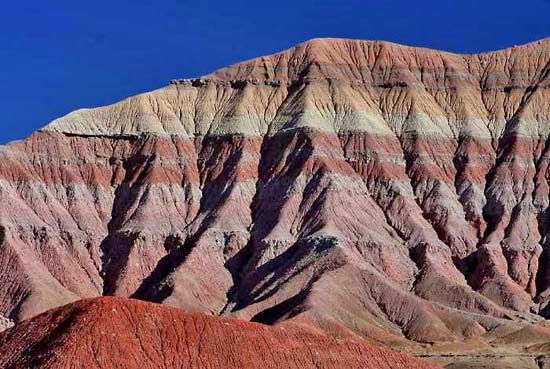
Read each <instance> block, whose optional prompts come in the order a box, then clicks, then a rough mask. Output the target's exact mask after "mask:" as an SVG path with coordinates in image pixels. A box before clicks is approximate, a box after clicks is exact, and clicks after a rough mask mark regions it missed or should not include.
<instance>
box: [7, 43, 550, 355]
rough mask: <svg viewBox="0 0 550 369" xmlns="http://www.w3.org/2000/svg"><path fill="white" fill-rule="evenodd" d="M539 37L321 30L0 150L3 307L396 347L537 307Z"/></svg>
mask: <svg viewBox="0 0 550 369" xmlns="http://www.w3.org/2000/svg"><path fill="white" fill-rule="evenodd" d="M549 133H550V39H546V40H542V41H539V42H535V43H532V44H528V45H524V46H519V47H514V48H510V49H506V50H502V51H497V52H490V53H484V54H478V55H457V54H451V53H446V52H440V51H434V50H427V49H418V48H411V47H405V46H401V45H396V44H391V43H386V42H378V41H376V42H374V41H354V40H341V39H317V40H312V41H309V42H306V43H303V44H300V45H298V46H296V47H294V48H292V49H289V50H287V51H283V52H281V53H278V54H274V55H270V56H266V57H262V58H258V59H254V60H251V61H248V62H243V63H240V64H237V65H234V66H231V67H228V68H225V69H222V70H220V71H217V72H215V73H213V74H210V75H207V76H204V77H202V78H199V79H193V80H174V81H172V82H171V83H170V84H169V85H168V86H167V87H165V88H161V89H159V90H156V91H153V92H150V93H146V94H142V95H138V96H135V97H131V98H129V99H126V100H124V101H121V102H119V103H117V104H114V105H111V106H106V107H101V108H95V109H81V110H77V111H75V112H73V113H70V114H69V115H67V116H65V117H62V118H60V119H58V120H56V121H54V122H52V123H51V124H49V125H47V126H46V127H45V128H43V129H42V130H40V131H39V132H36V133H34V134H33V135H31V136H30V137H29V138H27V139H26V140H23V141H18V142H13V143H11V144H8V145H6V146H3V147H1V148H0V203H1V204H2V206H1V207H0V224H1V226H2V227H4V229H5V241H4V242H3V244H2V246H1V248H0V285H2V286H5V288H2V289H1V290H0V313H1V314H3V315H5V316H7V317H9V318H10V319H13V320H21V319H25V318H28V317H31V316H34V315H36V314H37V313H40V312H42V311H45V310H47V309H49V308H52V307H55V306H59V305H62V304H65V303H68V302H71V301H75V300H78V299H81V298H86V297H94V296H100V295H117V296H133V297H135V298H139V299H143V300H148V301H153V302H161V303H165V304H168V305H173V306H177V307H181V308H184V309H187V310H190V311H201V312H209V313H211V314H216V315H231V316H235V317H239V318H241V319H245V320H251V321H256V322H263V323H276V322H281V321H285V320H292V321H297V322H302V323H304V324H308V325H310V326H315V327H318V328H321V329H323V330H324V331H326V332H329V333H331V334H333V335H336V336H338V335H346V336H347V335H360V336H362V337H367V338H369V339H371V340H373V341H375V342H382V343H385V344H390V345H396V346H400V347H413V348H414V347H417V345H418V344H419V343H421V344H423V343H427V344H433V343H441V342H462V341H467V340H472V339H479V340H485V339H487V337H491V338H490V339H492V337H494V336H499V337H500V336H502V335H504V334H509V333H510V332H511V331H514V330H519V329H521V328H523V327H524V326H525V324H531V323H534V322H536V321H538V320H540V319H542V318H541V317H546V316H548V315H550V308H549V307H548V306H549V304H548V302H549V301H550V274H549V271H550V268H548V266H549V265H550V264H549V263H550V246H549V245H548V237H547V235H548V231H549V229H548V224H549V221H548V216H547V214H548V209H549V185H548V178H549V176H550V170H549V167H548V164H549V162H550V150H549V148H550V145H549V142H550V141H549Z"/></svg>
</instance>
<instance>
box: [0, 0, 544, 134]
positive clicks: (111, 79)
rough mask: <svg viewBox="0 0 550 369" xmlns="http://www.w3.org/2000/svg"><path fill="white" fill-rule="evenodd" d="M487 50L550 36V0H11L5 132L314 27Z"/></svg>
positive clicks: (306, 34) (262, 50) (274, 44)
mask: <svg viewBox="0 0 550 369" xmlns="http://www.w3.org/2000/svg"><path fill="white" fill-rule="evenodd" d="M329 36H330V37H348V38H360V39H383V40H388V41H394V42H398V43H403V44H408V45H414V46H426V47H433V48H439V49H444V50H448V51H455V52H477V51H483V50H492V49H498V48H503V47H507V46H511V45H514V44H521V43H526V42H529V41H533V40H536V39H540V38H544V37H548V36H550V0H522V1H518V0H515V1H508V0H501V1H492V0H476V1H474V0H454V1H446V0H430V1H428V0H425V1H423V0H378V1H365V0H363V1H351V0H334V1H332V0H331V1H329V0H327V1H313V0H292V1H287V0H276V1H264V0H256V1H254V2H251V1H249V2H247V1H239V0H227V1H201V0H194V1H187V0H157V1H152V0H151V1H140V0H110V1H106V0H94V1H80V0H72V1H57V0H48V1H44V0H22V1H9V2H8V1H5V2H4V3H3V4H2V10H1V14H0V42H1V50H2V53H1V58H0V111H1V112H2V113H1V117H2V122H1V123H0V127H1V129H0V142H7V141H9V140H13V139H17V138H22V137H25V136H27V135H28V134H29V133H30V132H32V131H33V130H35V129H37V128H39V127H41V126H43V125H45V124H46V123H47V122H49V121H50V120H52V119H54V118H56V117H58V116H61V115H64V114H66V113H68V112H70V111H71V110H74V109H76V108H79V107H93V106H98V105H104V104H108V103H112V102H115V101H117V100H120V99H122V98H124V97H126V96H130V95H134V94H136V93H139V92H143V91H148V90H152V89H155V88H157V87H160V86H163V85H165V84H167V82H168V80H170V79H172V78H183V77H192V76H198V75H201V74H204V73H207V72H209V71H212V70H215V69H217V68H219V67H222V66H225V65H228V64H231V63H234V62H237V61H240V60H244V59H249V58H252V57H255V56H259V55H263V54H267V53H272V52H275V51H278V50H282V49H285V48H287V47H290V46H292V45H294V44H296V43H299V42H301V41H304V40H307V39H310V38H314V37H329Z"/></svg>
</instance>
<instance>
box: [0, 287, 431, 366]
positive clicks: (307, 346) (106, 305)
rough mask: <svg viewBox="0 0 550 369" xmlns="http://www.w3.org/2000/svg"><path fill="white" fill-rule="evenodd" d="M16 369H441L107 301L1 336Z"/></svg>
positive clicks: (298, 333) (280, 331)
mask: <svg viewBox="0 0 550 369" xmlns="http://www.w3.org/2000/svg"><path fill="white" fill-rule="evenodd" d="M0 366H1V367H2V368H11V369H19V368H20V369H27V368H35V369H47V368H55V369H69V368H89V369H94V368H97V369H114V368H125V369H149V368H151V369H157V368H165V369H177V368H187V369H199V368H200V369H217V368H220V369H221V368H224V369H226V368H227V369H230V368H235V369H253V368H266V369H298V368H299V369H308V368H311V369H321V368H322V369H331V368H335V369H336V368H338V369H339V368H357V369H359V368H361V369H438V368H441V367H440V366H438V365H435V364H431V363H428V362H424V361H422V360H419V359H413V358H409V357H407V356H405V355H403V354H399V353H397V352H393V351H389V350H384V349H379V348H376V347H373V346H370V345H368V344H365V343H353V342H348V343H339V342H337V341H336V340H334V339H331V338H328V337H326V336H324V335H320V334H318V333H314V332H308V331H307V330H303V329H296V328H295V327H292V326H285V327H268V326H265V325H261V324H254V323H249V322H243V321H240V320H233V319H224V318H218V317H213V316H208V315H205V314H188V313H185V312H183V311H181V310H179V309H174V308H169V307H165V306H161V305H155V304H151V303H146V302H140V301H135V300H127V299H122V298H114V297H103V298H99V299H94V300H83V301H79V302H77V303H73V304H71V305H68V306H64V307H62V308H58V309H54V310H51V311H48V312H47V313H45V314H42V315H40V316H38V317H36V318H33V319H31V320H30V321H26V322H24V323H21V324H19V325H18V326H17V327H15V328H13V329H10V330H8V331H6V332H4V333H2V334H0Z"/></svg>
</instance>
